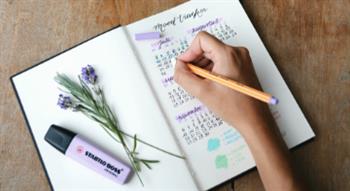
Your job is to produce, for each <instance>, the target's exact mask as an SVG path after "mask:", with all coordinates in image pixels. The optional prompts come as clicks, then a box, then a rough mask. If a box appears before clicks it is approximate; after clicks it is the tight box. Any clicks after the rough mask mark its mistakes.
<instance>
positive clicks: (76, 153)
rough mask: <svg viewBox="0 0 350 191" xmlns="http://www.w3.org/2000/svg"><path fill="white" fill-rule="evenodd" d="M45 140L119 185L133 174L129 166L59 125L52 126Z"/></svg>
mask: <svg viewBox="0 0 350 191" xmlns="http://www.w3.org/2000/svg"><path fill="white" fill-rule="evenodd" d="M45 140H46V141H47V142H48V143H49V144H51V145H52V146H53V147H55V148H56V149H57V150H59V151H61V152H62V153H63V154H65V155H66V156H68V157H70V158H72V159H74V160H75V161H77V162H79V163H80V164H82V165H84V166H86V167H88V168H90V169H92V170H94V171H95V172H97V173H99V174H101V175H103V176H105V177H107V178H109V179H111V180H113V181H114V182H117V183H119V184H124V183H125V182H126V181H127V179H128V177H129V175H130V174H131V170H130V167H128V166H127V165H125V164H123V163H121V162H119V161H118V160H116V159H114V158H113V157H111V156H110V155H108V154H106V153H105V152H103V151H101V150H100V149H99V148H97V147H95V146H93V145H91V144H90V143H88V142H87V141H85V140H84V139H82V138H81V137H80V136H79V135H77V134H76V133H73V132H72V131H69V130H67V129H64V128H62V127H59V126H57V125H51V127H50V128H49V130H48V131H47V133H46V135H45Z"/></svg>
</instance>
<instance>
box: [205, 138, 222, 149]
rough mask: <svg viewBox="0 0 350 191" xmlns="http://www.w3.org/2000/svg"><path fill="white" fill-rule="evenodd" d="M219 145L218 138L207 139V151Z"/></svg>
mask: <svg viewBox="0 0 350 191" xmlns="http://www.w3.org/2000/svg"><path fill="white" fill-rule="evenodd" d="M219 147H220V139H218V138H211V139H209V140H208V148H207V149H208V151H214V150H217V149H218V148H219Z"/></svg>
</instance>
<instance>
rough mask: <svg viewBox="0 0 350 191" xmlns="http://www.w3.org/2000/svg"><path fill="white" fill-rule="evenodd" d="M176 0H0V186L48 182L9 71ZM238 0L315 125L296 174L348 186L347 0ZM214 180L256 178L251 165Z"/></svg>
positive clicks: (233, 186)
mask: <svg viewBox="0 0 350 191" xmlns="http://www.w3.org/2000/svg"><path fill="white" fill-rule="evenodd" d="M179 3H181V0H143V1H142V0H133V1H131V0H120V1H119V0H105V1H98V0H69V1H68V0H67V1H55V0H45V1H41V0H0V81H1V83H0V190H48V189H49V186H48V182H47V179H46V177H45V173H44V171H43V168H42V166H41V164H40V161H39V158H38V154H37V153H36V150H35V147H34V144H33V142H32V139H31V137H30V134H29V131H28V130H27V127H26V125H25V121H24V118H23V115H22V113H21V112H20V108H19V105H18V103H17V100H16V98H15V94H14V92H13V90H12V87H11V84H10V81H9V77H10V75H12V74H14V73H16V72H19V71H21V70H23V69H25V68H27V67H29V66H32V65H33V64H35V63H37V62H39V61H41V60H43V59H45V58H48V57H50V56H51V55H54V54H56V53H58V52H60V51H62V50H64V49H67V48H69V47H71V46H73V45H75V44H77V43H79V42H81V41H84V40H86V39H88V38H89V37H92V36H94V35H96V34H98V33H101V32H103V31H105V30H108V29H109V28H111V27H113V26H116V25H119V24H128V23H131V22H133V21H136V20H139V19H141V18H144V17H147V16H150V15H152V14H155V13H157V12H160V11H162V10H166V9H168V8H171V7H173V6H175V5H177V4H179ZM242 4H243V6H244V8H245V10H246V12H247V14H248V16H249V17H250V19H251V20H252V22H253V24H254V26H255V27H256V29H257V31H258V33H259V35H260V36H261V38H262V40H263V42H264V43H265V45H266V47H267V49H268V50H269V52H270V54H271V56H272V58H273V59H274V61H275V62H276V65H277V67H278V69H279V70H280V72H281V73H282V75H283V77H284V79H285V81H286V82H287V84H288V86H289V88H290V89H291V91H292V92H293V94H294V96H295V98H296V100H297V102H298V103H299V104H300V107H301V108H302V110H303V111H304V113H305V115H306V118H307V119H308V120H309V122H310V124H311V126H312V127H313V130H314V131H315V133H316V138H315V139H314V140H313V141H311V142H309V143H307V144H304V145H303V146H301V147H298V148H296V149H294V150H293V151H292V154H293V159H294V161H295V163H296V167H297V169H298V171H299V172H300V174H301V177H302V178H303V179H304V180H305V181H306V182H307V183H308V185H309V187H310V188H311V189H312V190H350V137H349V131H350V14H349V10H350V1H349V0H322V1H315V0H314V1H313V0H311V1H304V0H290V1H285V0H274V1H273V0H271V1H268V0H258V1H257V0H243V1H242ZM33 88H34V90H33V91H40V88H39V87H35V86H33ZM43 117H45V116H43ZM217 190H238V191H245V190H263V187H262V184H261V181H260V179H259V176H258V173H257V171H256V170H253V171H250V172H248V173H246V174H245V175H243V176H240V177H239V178H237V179H235V180H233V181H231V183H228V184H225V185H223V186H221V187H219V188H218V189H217Z"/></svg>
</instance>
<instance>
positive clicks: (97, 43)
mask: <svg viewBox="0 0 350 191" xmlns="http://www.w3.org/2000/svg"><path fill="white" fill-rule="evenodd" d="M87 64H90V65H92V66H94V67H95V70H96V72H97V75H98V81H99V83H100V84H101V86H102V87H103V89H104V91H105V95H106V98H107V100H108V102H109V103H110V105H111V106H112V108H114V109H115V112H116V114H117V116H118V119H119V122H120V125H121V128H122V129H123V130H125V131H126V132H128V133H130V134H134V133H136V134H137V135H138V138H140V139H143V140H145V141H147V142H149V143H151V144H154V145H156V146H159V147H162V148H164V149H166V150H168V151H171V152H174V153H180V150H179V148H178V146H177V144H176V143H175V142H174V140H173V138H172V136H171V134H170V132H169V128H168V127H167V123H166V121H165V120H164V117H163V115H162V113H161V112H160V110H159V107H158V105H157V104H156V100H155V98H154V97H153V94H152V92H151V91H150V88H149V85H148V84H147V83H146V81H145V79H144V75H143V71H142V70H141V69H140V67H139V63H138V62H137V60H136V59H135V57H134V53H133V52H132V49H131V48H130V44H129V42H128V41H127V38H126V37H125V33H124V30H123V29H122V28H117V29H114V30H112V31H110V32H107V33H105V34H103V35H101V36H99V37H97V38H95V39H93V40H90V41H88V42H86V43H84V44H82V45H80V46H78V47H76V48H73V49H71V50H69V51H67V52H65V53H63V54H61V55H59V56H57V57H55V58H53V59H50V60H48V61H46V62H45V63H43V64H40V65H38V66H36V67H34V68H32V69H30V70H28V71H25V72H24V73H21V74H19V75H17V76H15V77H14V78H13V82H14V84H15V87H16V90H17V93H18V96H19V99H20V101H21V103H22V106H23V110H24V112H25V115H26V118H27V120H28V123H29V125H30V127H31V130H32V132H33V136H34V140H35V142H36V144H37V146H38V149H39V152H40V154H41V156H42V160H43V163H44V166H45V168H46V170H47V173H48V176H49V179H50V181H51V185H52V187H53V189H54V190H84V191H85V190H99V191H100V190H178V189H181V190H196V189H197V188H196V185H195V184H194V181H193V179H192V177H191V175H190V173H189V171H188V169H187V167H186V165H185V162H184V160H182V159H178V158H175V157H172V156H169V155H167V154H164V153H161V152H159V151H156V150H154V149H151V148H150V147H147V146H144V145H142V144H138V145H139V149H138V151H139V152H140V154H141V156H142V157H144V158H146V159H147V158H148V159H158V160H160V163H159V164H155V165H152V167H153V169H152V170H148V169H147V168H145V167H143V168H142V169H143V170H142V172H141V173H140V176H141V177H142V180H143V181H144V184H145V186H144V187H142V186H141V184H140V182H139V180H138V179H137V177H136V175H133V177H132V178H131V180H130V181H129V182H128V183H127V184H125V185H119V184H116V183H114V182H112V181H110V180H108V179H106V178H104V177H103V176H101V175H99V174H96V173H95V172H93V171H91V170H89V169H87V168H85V167H84V166H82V165H80V164H78V163H77V162H75V161H73V160H71V159H70V158H67V157H66V156H64V155H63V154H62V153H60V152H59V151H58V150H56V149H55V148H53V147H52V146H51V145H49V144H48V143H47V142H45V141H44V136H45V133H46V132H47V130H48V128H49V126H50V125H51V124H57V125H60V126H63V127H65V128H67V129H70V130H72V131H74V132H76V133H78V134H80V135H82V136H83V137H85V138H86V139H87V140H90V141H91V142H92V143H95V144H96V145H97V146H99V147H101V148H103V149H104V150H106V151H107V152H108V153H111V154H112V155H113V156H115V157H117V158H119V159H121V160H123V161H124V162H125V163H127V164H129V162H128V160H127V158H126V155H125V154H124V151H123V149H122V147H121V145H119V144H118V143H116V142H115V141H114V140H113V139H111V138H110V137H109V136H108V135H107V134H106V133H105V132H104V130H103V129H101V127H99V125H98V124H97V123H95V122H93V121H91V120H90V119H88V118H87V117H85V116H83V115H82V114H80V113H73V112H71V111H66V110H62V109H60V108H59V107H58V106H57V105H56V103H57V98H58V94H59V93H60V91H59V90H58V88H57V87H58V86H57V84H56V82H55V81H54V79H53V78H54V76H55V75H56V72H61V73H66V74H68V75H70V76H71V77H76V75H78V74H80V71H81V67H83V66H86V65H87Z"/></svg>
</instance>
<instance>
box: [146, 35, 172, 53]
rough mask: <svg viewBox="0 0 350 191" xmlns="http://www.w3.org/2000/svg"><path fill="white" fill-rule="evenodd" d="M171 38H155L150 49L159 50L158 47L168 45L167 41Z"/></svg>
mask: <svg viewBox="0 0 350 191" xmlns="http://www.w3.org/2000/svg"><path fill="white" fill-rule="evenodd" d="M173 39H174V38H171V37H165V38H163V39H159V40H157V41H156V42H155V43H152V44H151V47H152V50H160V49H162V47H163V46H169V43H170V42H171V41H172V40H173Z"/></svg>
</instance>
